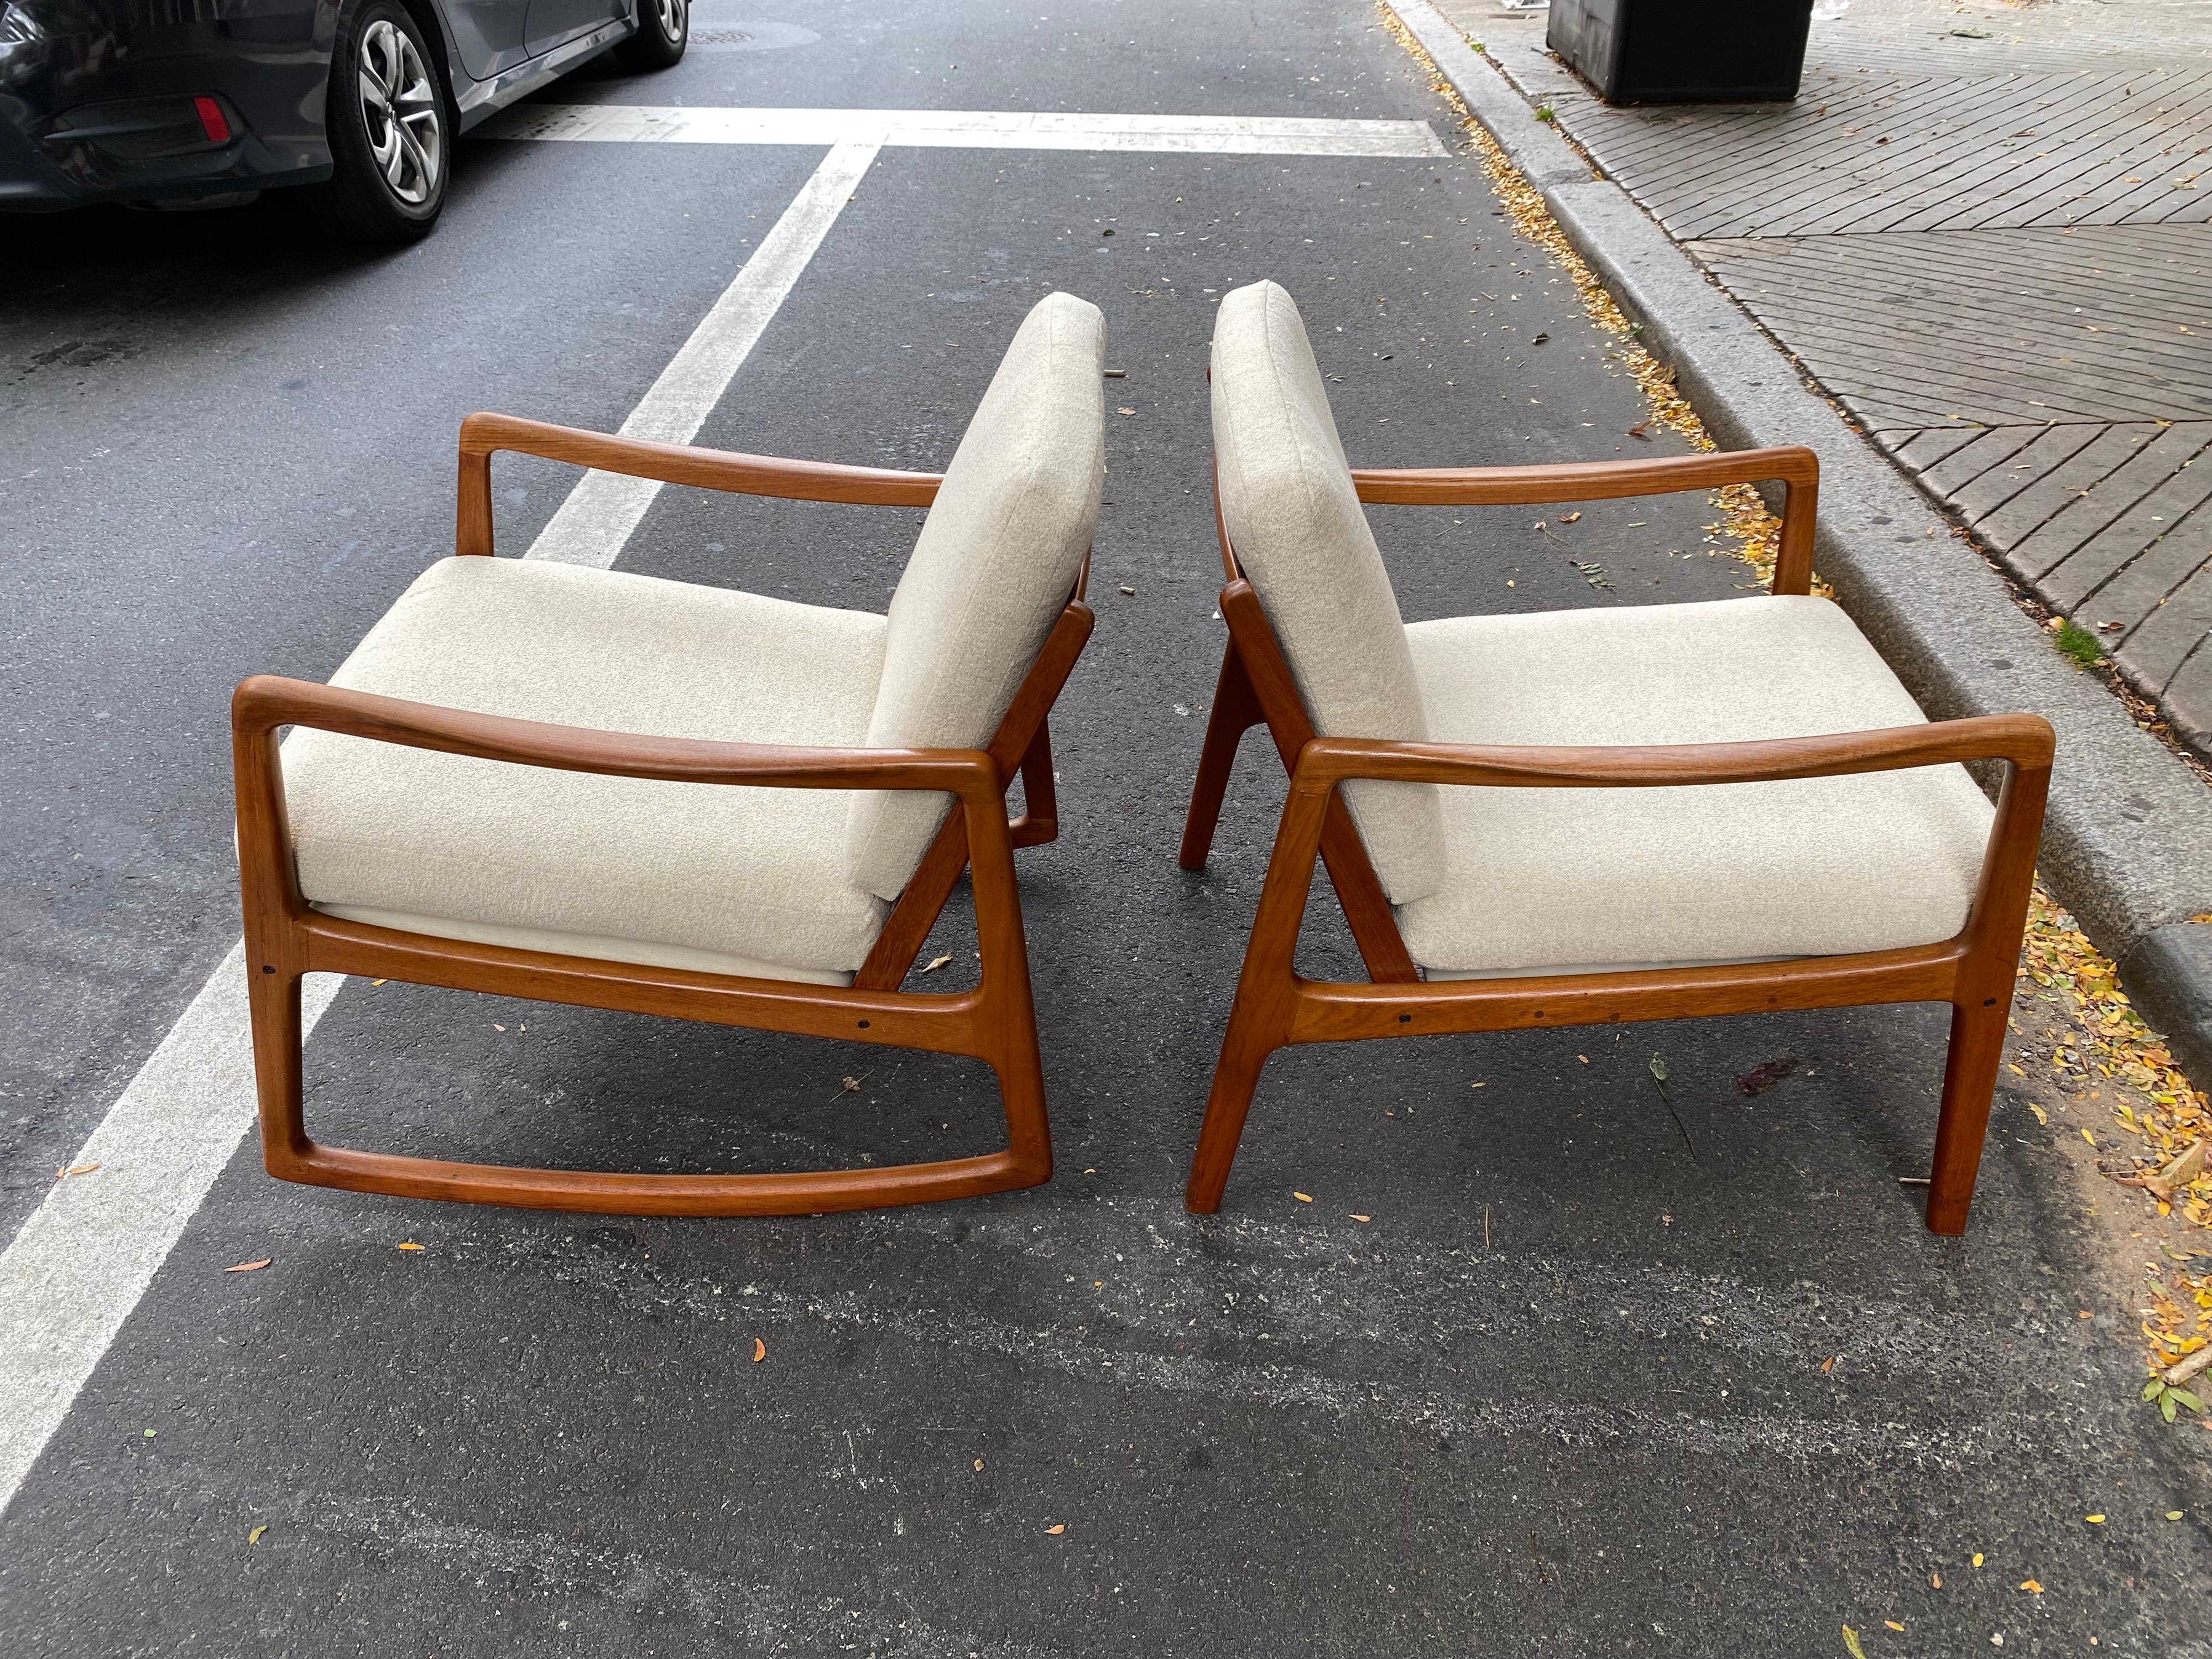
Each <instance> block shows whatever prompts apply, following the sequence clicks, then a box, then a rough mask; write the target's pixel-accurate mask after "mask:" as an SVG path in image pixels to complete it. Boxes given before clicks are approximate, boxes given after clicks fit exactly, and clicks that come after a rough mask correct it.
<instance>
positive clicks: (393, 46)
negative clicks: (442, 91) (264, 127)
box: [355, 0, 684, 207]
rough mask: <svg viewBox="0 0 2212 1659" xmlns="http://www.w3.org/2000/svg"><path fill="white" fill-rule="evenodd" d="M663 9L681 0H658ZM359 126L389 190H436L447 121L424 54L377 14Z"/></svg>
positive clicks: (363, 61)
mask: <svg viewBox="0 0 2212 1659" xmlns="http://www.w3.org/2000/svg"><path fill="white" fill-rule="evenodd" d="M659 3H660V4H661V6H662V9H664V10H665V9H666V8H667V7H668V6H669V5H671V4H672V5H675V6H678V7H679V8H680V7H681V6H682V5H683V3H684V0H659ZM356 67H357V69H358V70H359V73H358V74H357V75H356V77H355V78H356V82H358V83H359V85H360V88H361V120H362V127H363V129H364V130H365V131H367V133H368V146H369V149H370V151H371V152H372V154H374V156H375V158H376V165H377V167H379V169H380V170H381V171H382V173H383V174H384V182H385V184H386V186H387V187H388V188H389V189H390V190H391V191H392V195H393V196H394V197H397V198H398V200H400V201H402V202H404V203H405V204H407V205H408V206H409V207H420V206H422V204H424V203H425V202H427V201H428V200H429V199H430V198H431V197H432V196H434V195H435V193H436V192H437V189H438V185H439V181H440V179H441V176H442V174H443V173H444V169H445V165H446V124H445V119H444V117H443V116H442V115H441V112H440V111H439V107H438V88H437V85H436V83H435V82H433V81H432V80H431V78H430V74H429V71H428V70H427V69H425V68H424V67H423V64H422V53H421V52H418V51H416V46H415V43H414V41H412V40H410V39H408V37H407V36H406V34H405V33H403V32H402V31H401V30H400V29H399V28H398V27H397V26H396V25H395V24H393V23H392V22H390V21H387V20H386V19H384V18H378V19H377V20H376V21H374V22H373V23H371V24H370V25H369V26H368V27H367V28H366V29H364V30H362V36H361V54H360V62H359V64H357V65H356Z"/></svg>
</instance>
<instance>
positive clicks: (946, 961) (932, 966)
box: [921, 956, 952, 974]
mask: <svg viewBox="0 0 2212 1659" xmlns="http://www.w3.org/2000/svg"><path fill="white" fill-rule="evenodd" d="M951 961H952V958H951V957H950V956H942V957H930V959H929V963H928V965H927V966H926V967H925V968H923V969H922V970H921V971H922V972H923V973H925V974H933V973H935V972H936V971H937V970H938V969H940V968H944V967H948V966H950V965H951Z"/></svg>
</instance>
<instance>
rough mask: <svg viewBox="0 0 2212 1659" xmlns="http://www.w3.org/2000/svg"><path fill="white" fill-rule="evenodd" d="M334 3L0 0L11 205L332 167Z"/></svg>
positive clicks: (2, 124)
mask: <svg viewBox="0 0 2212 1659" xmlns="http://www.w3.org/2000/svg"><path fill="white" fill-rule="evenodd" d="M336 23H337V8H336V6H335V5H333V4H331V3H328V0H0V209H17V210H25V209H27V210H38V209H42V208H63V207H71V206H75V205H77V204H81V203H86V202H98V201H113V200H149V199H156V200H157V199H161V198H165V197H167V198H175V197H193V196H205V195H210V194H221V193H223V192H226V191H240V190H257V189H259V188H261V187H262V186H264V185H278V184H305V183H308V182H311V181H312V180H314V179H321V178H327V177H328V176H329V174H330V170H331V152H330V145H329V143H328V142H327V141H326V140H325V137H324V136H323V104H324V100H325V94H326V92H327V90H328V88H329V85H330V63H331V34H332V32H333V30H334V28H335V26H336Z"/></svg>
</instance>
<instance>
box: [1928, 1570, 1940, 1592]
mask: <svg viewBox="0 0 2212 1659" xmlns="http://www.w3.org/2000/svg"><path fill="white" fill-rule="evenodd" d="M1928 1584H1929V1589H1942V1588H1943V1575H1942V1573H1940V1572H1931V1573H1929V1575H1928Z"/></svg>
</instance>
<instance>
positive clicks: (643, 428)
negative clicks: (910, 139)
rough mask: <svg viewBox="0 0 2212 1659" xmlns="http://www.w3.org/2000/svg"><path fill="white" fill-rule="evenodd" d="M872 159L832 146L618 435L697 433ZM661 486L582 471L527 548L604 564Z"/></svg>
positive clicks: (860, 147) (859, 146)
mask: <svg viewBox="0 0 2212 1659" xmlns="http://www.w3.org/2000/svg"><path fill="white" fill-rule="evenodd" d="M875 159H876V146H875V145H873V144H866V143H841V144H839V145H837V146H836V148H835V149H832V150H831V151H830V152H829V155H828V156H827V157H826V158H824V159H823V163H822V165H821V166H820V167H817V168H815V169H814V176H813V177H812V178H811V179H808V180H807V181H806V187H805V189H804V190H802V191H799V198H798V199H797V200H796V201H794V202H793V203H792V204H791V205H790V206H789V207H787V208H786V209H785V210H784V212H783V217H781V219H779V220H777V221H776V222H775V228H774V229H772V230H770V231H769V234H767V235H766V236H765V237H764V238H763V239H762V241H761V245H760V251H759V252H757V253H755V254H754V255H753V257H752V258H750V259H748V260H746V261H745V268H744V270H741V271H739V272H738V276H737V280H736V281H735V282H733V283H731V284H730V285H729V287H728V288H727V289H724V290H723V293H722V297H721V298H720V300H717V301H715V302H714V309H713V310H712V311H710V312H708V313H707V316H706V319H705V320H704V321H702V323H701V324H700V325H699V326H698V327H696V329H694V330H692V331H691V337H690V339H688V340H686V341H685V342H684V348H683V349H682V350H680V351H678V353H677V354H676V356H674V357H673V358H672V359H671V361H670V362H669V365H668V367H667V368H664V369H663V370H661V371H660V378H659V380H655V381H654V382H653V387H652V390H650V391H649V392H647V393H646V394H645V396H644V397H643V398H641V399H640V401H639V403H638V405H637V407H636V408H635V409H634V410H631V411H630V416H629V419H628V420H627V421H624V422H623V426H622V429H623V436H624V437H628V438H649V439H652V440H653V441H655V442H659V443H665V444H688V443H690V441H691V440H692V439H693V438H695V437H696V436H697V435H698V432H699V428H701V427H702V426H703V425H704V424H706V420H707V417H708V416H709V415H711V414H713V413H714V405H715V404H718V403H720V401H721V400H722V393H723V392H726V391H728V390H729V386H730V380H731V377H732V375H734V374H736V373H737V372H738V369H739V368H741V367H742V366H743V365H744V361H745V359H746V358H747V357H748V356H750V355H751V354H752V349H753V347H754V345H755V344H756V343H757V342H758V341H759V339H760V337H761V335H762V334H763V332H764V331H766V330H767V328H768V325H769V322H770V321H771V320H772V319H774V318H775V313H776V312H777V310H778V309H779V308H780V307H781V306H782V304H783V301H784V298H785V296H786V295H788V294H789V293H790V292H791V290H792V288H793V285H794V284H795V283H797V282H798V281H799V273H800V272H801V271H803V270H805V269H806V264H807V261H808V260H810V259H811V258H813V257H814V250H815V249H817V248H818V247H820V246H822V239H823V237H824V236H827V235H828V234H829V227H830V226H831V225H833V224H835V223H836V222H837V215H838V213H839V212H840V211H841V210H842V209H843V207H844V205H845V204H846V203H847V202H848V201H850V200H851V199H852V197H853V192H854V191H855V190H856V189H858V188H859V187H860V179H861V176H862V175H863V174H864V173H866V172H867V170H868V166H869V163H871V162H872V161H874V160H875ZM659 493H660V485H659V483H658V482H657V481H656V480H654V479H651V478H631V477H624V476H623V474H621V473H619V472H587V473H586V474H585V475H584V477H582V478H581V479H580V481H579V482H578V483H577V484H576V487H575V488H574V489H572V490H570V491H569V492H568V500H566V501H562V503H561V507H560V510H559V511H558V512H556V513H554V515H553V517H552V519H551V520H550V522H548V523H547V525H546V526H545V528H544V530H542V531H541V532H538V539H537V540H536V541H535V542H533V543H532V544H531V547H530V554H529V556H530V557H532V558H533V559H552V560H556V561H557V562H560V563H562V564H588V565H593V566H596V567H597V568H599V569H602V570H604V569H605V568H607V567H608V566H609V565H611V564H612V563H613V562H615V559H616V557H617V556H618V555H619V554H620V553H621V552H622V550H623V547H624V546H625V545H626V544H628V543H629V538H630V534H631V532H633V531H635V529H636V528H637V526H638V523H639V521H640V520H642V519H643V518H644V517H645V513H646V509H647V507H651V506H652V505H653V497H654V496H656V495H659Z"/></svg>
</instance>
